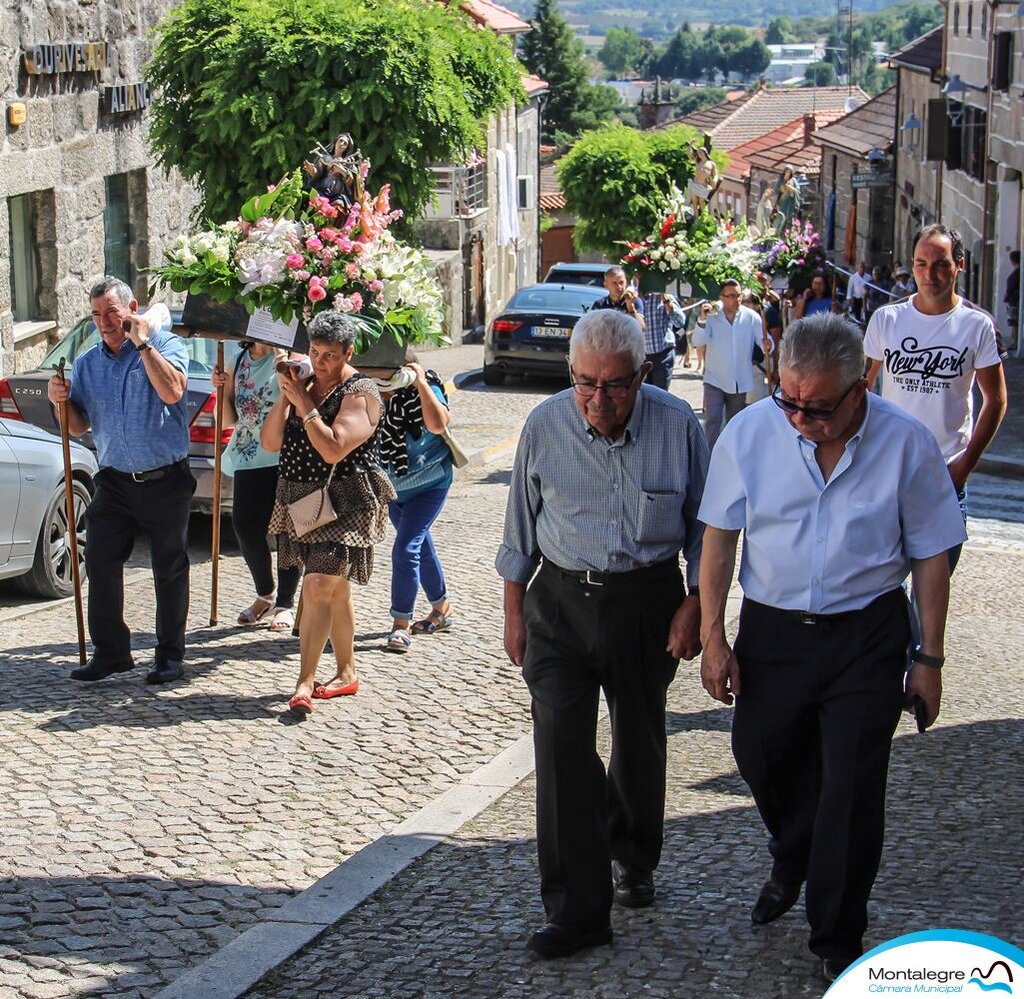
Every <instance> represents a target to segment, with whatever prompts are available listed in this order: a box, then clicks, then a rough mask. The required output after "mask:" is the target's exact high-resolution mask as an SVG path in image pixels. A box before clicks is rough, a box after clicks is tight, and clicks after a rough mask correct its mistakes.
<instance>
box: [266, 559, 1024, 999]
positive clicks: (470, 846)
mask: <svg viewBox="0 0 1024 999" xmlns="http://www.w3.org/2000/svg"><path fill="white" fill-rule="evenodd" d="M1022 570H1024V551H1022V550H1021V549H1020V547H1018V548H1017V550H1015V551H1012V552H1009V551H1005V550H999V549H995V548H990V547H987V546H984V545H981V544H975V545H971V546H970V548H969V550H968V551H967V552H966V553H965V556H964V559H963V561H962V562H961V568H960V569H958V570H957V573H956V576H955V579H954V611H953V616H952V621H951V625H950V634H949V643H948V647H947V651H948V655H949V667H948V669H947V672H946V684H947V687H946V694H945V701H944V711H943V714H942V717H941V719H940V721H939V723H938V725H937V727H936V728H934V729H933V730H931V731H929V732H928V733H927V734H926V735H923V736H921V735H918V734H917V733H916V732H914V730H913V726H912V725H911V723H910V721H909V720H906V719H905V720H904V721H903V722H902V723H901V725H900V729H899V732H898V735H897V739H896V743H895V746H894V754H893V763H892V770H891V777H890V784H889V788H890V794H889V832H888V843H887V849H886V854H885V859H884V861H883V868H882V871H881V874H880V876H879V879H878V882H877V885H876V888H875V892H874V899H873V901H872V905H871V919H872V927H871V929H870V931H869V936H868V943H869V945H873V944H877V943H881V942H882V941H883V940H886V939H888V938H891V937H894V936H897V935H899V934H901V933H906V932H911V931H914V930H921V929H927V928H934V927H940V926H948V927H961V928H967V929H972V930H977V931H982V932H988V933H992V934H995V935H996V936H1001V937H1003V938H1004V939H1007V940H1010V941H1012V942H1014V943H1016V944H1018V945H1019V944H1020V943H1021V942H1022V940H1024V937H1022V935H1021V922H1020V913H1021V911H1022V909H1024V886H1022V883H1021V879H1020V856H1021V833H1020V802H1021V798H1022V792H1024V778H1022V773H1021V767H1020V760H1021V754H1022V752H1024V679H1022V677H1021V674H1020V671H1019V670H1017V669H1016V668H1015V667H1014V666H1013V665H1011V664H1013V663H1015V661H1016V660H1017V659H1018V658H1019V657H1020V655H1021V653H1022V652H1024V624H1022V623H1021V620H1022V618H1021V615H1022V611H1024V597H1022V595H1021V590H1020V582H1021V574H1022ZM994 580H998V585H999V589H1000V598H999V600H998V601H993V600H992V599H991V592H992V584H993V581H994ZM696 674H697V670H696V665H695V664H686V663H683V664H681V666H680V670H679V675H678V677H677V680H676V683H675V684H674V685H673V687H672V688H671V691H670V703H669V709H670V710H669V767H668V772H669V780H668V805H667V819H666V843H665V850H664V857H663V861H662V866H661V868H660V870H659V874H658V886H659V897H658V901H657V903H656V905H655V907H654V908H652V909H647V910H638V911H630V910H625V909H616V911H615V912H614V914H613V923H614V927H615V933H616V939H615V944H614V946H612V947H609V948H599V949H597V950H594V951H590V952H585V953H583V954H580V955H577V956H575V957H573V958H570V959H567V960H563V961H552V962H545V961H539V960H537V959H534V958H532V957H531V956H530V955H529V954H528V953H527V952H526V951H525V950H524V949H523V942H524V940H525V937H526V936H527V935H528V933H529V932H530V931H531V930H532V929H534V928H535V927H536V926H537V925H538V924H539V923H540V922H542V921H543V917H542V910H541V907H540V903H539V899H538V897H537V871H536V862H535V852H534V850H535V844H534V842H533V834H534V829H533V800H532V794H533V782H532V779H529V780H527V781H524V782H523V783H522V784H521V785H520V786H519V787H518V788H516V789H515V790H514V791H512V792H510V793H508V794H506V795H505V796H504V797H503V798H502V799H501V800H500V801H499V802H497V803H496V804H494V805H493V806H492V807H490V808H489V809H487V810H486V811H485V812H483V813H482V814H481V815H480V816H479V817H478V818H477V819H476V820H475V821H473V822H471V823H469V824H467V825H466V826H465V827H464V828H462V829H461V830H460V831H459V832H458V834H456V835H454V836H452V837H449V838H448V840H447V841H446V842H445V843H444V844H442V845H441V846H439V847H437V848H435V849H434V850H433V851H432V852H431V853H429V854H428V855H426V856H425V857H423V858H422V859H421V860H419V861H417V862H416V863H415V864H414V865H413V866H411V867H410V868H408V869H407V870H406V871H405V872H404V873H403V874H402V875H400V876H399V877H398V878H396V879H395V880H394V881H393V882H392V883H391V884H389V885H388V886H387V887H386V888H384V889H382V890H381V891H379V892H377V893H376V894H375V895H373V896H372V897H371V898H370V899H369V900H368V901H367V902H366V903H365V904H364V905H362V906H361V907H360V908H358V909H356V910H355V911H354V912H352V913H351V915H350V916H349V917H347V918H345V919H343V920H342V921H340V922H339V923H337V924H336V925H335V926H334V927H333V928H332V929H330V930H328V931H327V932H326V933H324V934H323V935H322V936H321V937H320V939H319V940H317V941H316V942H314V943H313V944H311V945H310V946H309V947H307V948H305V949H304V950H302V951H300V952H299V953H298V954H297V955H295V957H293V958H292V959H291V960H289V961H288V962H287V963H285V964H284V965H282V966H281V967H280V968H278V969H277V970H276V971H274V972H272V973H271V974H270V975H269V976H267V977H266V978H265V979H264V980H263V982H262V983H261V984H260V985H259V986H258V987H256V988H255V989H253V990H251V991H250V992H248V993H246V996H247V999H299V997H303V999H307V997H319V996H324V997H327V996H330V997H336V999H341V997H348V996H352V997H356V996H360V997H363V996H365V997H370V996H382V997H383V996H386V997H390V999H399V997H401V999H406V997H408V999H413V997H416V999H420V997H429V999H435V997H436V999H441V997H450V996H459V997H467V999H468V997H472V999H499V997H501V999H505V997H508V999H512V997H516V999H519V997H535V996H559V997H562V996H609V997H646V996H651V997H666V999H667V997H678V996H682V997H690V996H703V995H718V996H723V997H736V999H741V997H742V999H761V997H789V996H814V995H820V994H821V992H822V991H823V986H822V983H821V982H820V981H819V979H818V977H817V969H816V966H815V964H814V963H813V960H812V958H811V955H810V954H809V952H808V951H807V950H806V924H805V922H804V919H803V917H802V914H801V913H800V911H799V907H798V909H795V910H794V911H793V913H792V914H790V915H788V916H787V917H785V918H784V919H782V920H780V921H779V923H776V924H775V925H773V926H770V927H766V928H762V929H754V928H753V927H752V926H751V924H750V921H749V915H748V913H749V907H750V905H751V904H752V902H753V899H754V898H755V897H756V894H757V890H758V888H759V886H760V883H761V881H762V880H763V878H764V877H765V875H766V871H767V869H768V856H767V850H766V844H765V837H764V833H763V829H762V826H761V824H760V821H759V819H758V816H757V813H756V811H755V809H754V808H753V803H752V801H751V799H750V798H749V796H748V794H747V791H746V787H745V785H744V783H743V782H742V780H741V779H740V778H739V776H738V774H737V773H736V770H735V766H734V764H733V760H732V756H731V754H730V751H729V724H730V710H729V709H727V708H723V707H722V706H721V705H717V704H716V702H713V701H711V700H710V699H709V698H708V697H707V696H706V695H705V694H704V692H703V690H702V688H701V687H700V684H699V680H698V679H697V675H696Z"/></svg>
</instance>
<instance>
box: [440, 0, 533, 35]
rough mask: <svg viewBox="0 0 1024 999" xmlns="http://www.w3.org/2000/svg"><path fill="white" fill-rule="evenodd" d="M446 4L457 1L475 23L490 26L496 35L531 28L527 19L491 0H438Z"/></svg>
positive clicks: (514, 33)
mask: <svg viewBox="0 0 1024 999" xmlns="http://www.w3.org/2000/svg"><path fill="white" fill-rule="evenodd" d="M439 2H440V3H444V4H448V3H453V2H457V3H458V4H459V6H460V7H461V8H462V9H463V10H464V11H465V12H466V13H467V14H468V15H469V16H470V17H471V18H473V20H474V21H476V23H477V24H480V25H482V26H483V27H485V28H490V29H491V31H493V32H494V33H495V34H496V35H521V34H523V33H525V32H527V31H531V30H532V26H531V25H530V22H529V21H524V20H523V19H522V18H521V17H520V16H519V15H518V14H516V13H514V12H513V11H511V10H509V9H508V8H507V7H502V6H500V5H499V4H496V3H493V2H492V0H439Z"/></svg>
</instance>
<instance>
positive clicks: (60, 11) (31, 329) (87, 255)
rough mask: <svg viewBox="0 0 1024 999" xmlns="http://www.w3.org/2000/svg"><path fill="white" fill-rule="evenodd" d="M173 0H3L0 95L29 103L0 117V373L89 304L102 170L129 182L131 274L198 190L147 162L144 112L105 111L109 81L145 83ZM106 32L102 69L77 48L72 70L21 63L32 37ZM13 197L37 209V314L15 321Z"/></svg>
mask: <svg viewBox="0 0 1024 999" xmlns="http://www.w3.org/2000/svg"><path fill="white" fill-rule="evenodd" d="M173 6H174V4H173V3H172V2H171V0H119V2H112V0H96V2H95V3H89V4H86V3H78V2H75V0H51V2H50V3H41V2H38V0H35V2H22V3H11V2H10V0H8V2H7V3H6V5H5V6H4V7H3V8H2V9H0V97H2V104H3V106H4V108H5V109H6V108H9V107H10V106H11V105H12V104H24V106H25V110H26V112H27V119H26V121H25V123H24V124H22V125H13V124H10V123H9V122H8V119H7V118H6V116H5V119H4V122H3V129H2V132H0V345H2V349H0V372H11V371H17V370H24V369H26V368H29V367H32V366H33V365H34V364H36V363H38V361H39V360H40V359H41V357H42V355H43V354H44V353H45V351H46V350H47V348H48V346H49V345H50V344H51V343H52V342H54V341H55V340H56V339H57V338H58V337H59V336H60V335H61V334H62V333H63V332H64V331H66V329H67V328H68V327H69V326H70V325H71V324H72V323H73V322H75V321H76V320H77V319H78V318H80V317H81V316H83V315H85V314H86V312H87V311H88V308H89V301H88V289H89V287H90V286H91V284H92V283H93V282H95V281H96V280H98V279H99V278H100V277H102V276H103V273H104V239H105V229H104V212H105V210H107V209H108V191H107V178H108V177H111V176H114V177H118V176H119V175H125V176H124V177H120V178H119V179H120V181H121V182H122V184H123V188H122V190H126V192H127V197H126V199H125V201H124V204H125V205H126V207H127V216H128V222H127V228H128V238H127V253H128V255H129V257H130V261H131V271H132V274H133V275H137V274H138V272H139V271H140V270H141V269H143V268H145V267H147V266H148V265H149V264H150V263H154V262H156V261H157V260H159V258H160V254H161V251H162V249H163V247H164V246H166V245H167V244H169V243H170V242H173V240H174V239H175V238H176V237H177V236H178V235H179V234H180V233H181V232H182V231H184V229H185V227H186V225H187V222H188V218H189V214H190V212H191V211H192V209H193V207H194V205H195V203H196V196H195V193H194V191H193V190H192V189H191V187H190V186H189V185H187V184H185V183H184V182H183V181H182V179H181V178H180V176H178V175H177V174H176V173H173V174H172V175H171V176H170V177H169V178H168V177H165V175H164V173H163V171H162V170H161V169H160V168H158V167H156V166H155V165H154V162H153V157H152V155H151V154H150V152H149V151H148V150H147V148H146V141H145V140H146V136H145V111H144V110H132V111H128V112H127V113H108V112H107V111H105V110H103V101H104V88H105V87H110V86H117V85H121V84H135V83H141V82H142V80H143V71H144V66H145V63H146V61H147V59H148V57H149V55H150V53H151V50H152V41H151V37H150V33H151V31H152V29H153V27H154V26H155V25H156V23H157V22H158V20H159V19H160V17H161V16H162V14H163V13H164V12H166V11H167V10H169V9H171V8H172V7H173ZM103 42H105V43H107V48H106V59H105V62H106V65H105V67H104V68H102V69H99V70H94V71H88V70H86V71H82V68H81V67H82V66H83V65H85V63H84V61H83V59H84V56H83V55H82V50H78V52H77V53H76V52H75V50H72V49H66V50H65V51H66V52H67V53H68V57H69V61H68V63H67V64H65V65H66V67H67V68H69V69H70V70H71V71H70V72H54V73H42V74H39V75H32V74H30V73H29V72H28V71H27V69H26V63H25V58H24V57H25V54H26V52H28V53H33V52H34V50H35V47H36V46H43V45H51V44H53V45H56V44H58V43H60V44H62V45H72V44H74V43H103ZM46 51H47V53H48V54H49V55H50V56H51V57H52V55H53V52H52V50H46ZM40 61H41V62H42V63H43V64H44V65H45V59H43V60H40ZM51 65H52V63H51ZM58 65H60V64H58ZM5 115H6V112H5ZM20 195H32V197H31V198H30V199H29V201H30V202H31V204H32V207H33V208H34V209H35V212H34V220H33V223H32V225H31V232H32V237H33V238H32V241H33V242H34V245H35V258H36V260H35V268H36V287H37V294H36V296H35V302H36V307H35V308H34V310H33V312H34V315H33V317H32V320H31V321H23V322H18V323H16V322H15V319H14V315H13V312H12V308H13V304H14V303H13V300H12V242H11V218H10V208H11V204H12V203H11V200H10V199H12V198H16V197H18V196H20ZM146 283H147V282H146V279H145V277H144V276H143V277H136V279H135V281H134V284H135V289H136V293H137V295H138V297H139V299H140V300H143V301H144V300H145V297H146Z"/></svg>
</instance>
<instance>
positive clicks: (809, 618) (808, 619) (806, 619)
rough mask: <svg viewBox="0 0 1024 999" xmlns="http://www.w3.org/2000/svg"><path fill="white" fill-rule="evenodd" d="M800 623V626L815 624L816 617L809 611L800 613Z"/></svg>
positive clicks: (816, 621)
mask: <svg viewBox="0 0 1024 999" xmlns="http://www.w3.org/2000/svg"><path fill="white" fill-rule="evenodd" d="M800 623H801V624H817V623H818V615H817V614H812V613H811V612H810V611H800Z"/></svg>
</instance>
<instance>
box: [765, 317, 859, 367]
mask: <svg viewBox="0 0 1024 999" xmlns="http://www.w3.org/2000/svg"><path fill="white" fill-rule="evenodd" d="M779 367H780V368H789V370H790V371H802V372H805V373H807V372H812V371H813V372H823V371H839V372H840V373H841V374H842V376H843V381H844V382H848V383H849V384H851V385H852V384H853V383H854V382H855V381H856V380H857V379H858V378H860V377H862V376H863V374H864V338H863V337H862V336H861V332H860V330H859V329H857V327H856V326H854V324H853V323H851V322H850V321H849V320H848V319H846V318H845V317H844V316H840V315H838V314H837V313H834V312H819V313H817V314H816V315H813V316H807V317H806V318H805V319H798V320H797V321H796V322H795V323H793V324H792V325H791V326H789V327H788V328H787V330H786V335H785V336H784V337H783V338H782V343H781V345H780V347H779Z"/></svg>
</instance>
